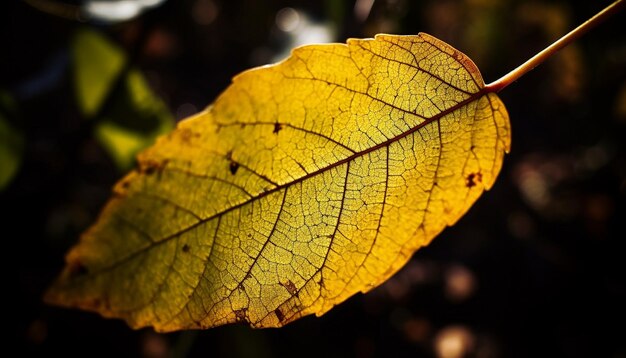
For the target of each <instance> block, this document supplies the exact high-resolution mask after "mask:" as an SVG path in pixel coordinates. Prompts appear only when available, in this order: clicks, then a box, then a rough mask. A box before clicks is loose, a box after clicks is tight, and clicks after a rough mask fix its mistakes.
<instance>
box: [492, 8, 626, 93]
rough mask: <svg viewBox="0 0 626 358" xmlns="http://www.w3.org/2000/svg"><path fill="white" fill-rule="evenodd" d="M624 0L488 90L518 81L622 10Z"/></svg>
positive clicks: (600, 13)
mask: <svg viewBox="0 0 626 358" xmlns="http://www.w3.org/2000/svg"><path fill="white" fill-rule="evenodd" d="M624 4H625V3H624V0H617V1H615V2H614V3H612V4H611V5H609V6H607V7H606V8H605V9H604V10H602V11H600V12H599V13H597V14H596V15H595V16H594V17H592V18H590V19H589V20H587V21H585V22H584V23H582V24H581V25H580V26H578V27H577V28H575V29H574V30H572V31H570V32H569V33H568V34H567V35H565V36H563V37H561V38H560V39H559V40H557V41H556V42H554V43H553V44H552V45H550V46H548V47H546V48H545V49H544V50H543V51H541V52H539V53H538V54H536V55H535V56H533V57H532V58H530V59H529V60H528V61H526V62H524V63H523V64H521V65H520V66H519V67H517V68H516V69H514V70H513V71H511V72H509V73H508V74H506V75H505V76H503V77H502V78H500V79H499V80H497V81H494V82H491V83H490V84H488V85H486V86H485V90H486V91H487V92H500V91H501V90H502V89H504V88H505V87H507V86H508V85H510V84H511V83H513V82H515V81H517V80H518V79H519V78H520V77H522V76H523V75H525V74H526V73H527V72H529V71H530V70H532V69H533V68H535V67H537V66H538V65H540V64H541V63H542V62H544V61H545V60H547V59H548V58H550V57H551V56H552V55H554V54H555V53H556V52H557V51H559V50H560V49H562V48H563V47H565V46H567V45H569V44H570V43H571V42H573V41H575V40H577V39H578V38H579V37H581V36H582V35H584V34H586V33H587V32H588V31H589V30H591V29H592V28H594V27H595V26H596V25H598V24H600V23H602V22H603V21H604V20H606V19H607V18H609V17H611V16H612V15H614V14H615V13H616V12H618V11H620V10H621V9H622V8H623V7H624Z"/></svg>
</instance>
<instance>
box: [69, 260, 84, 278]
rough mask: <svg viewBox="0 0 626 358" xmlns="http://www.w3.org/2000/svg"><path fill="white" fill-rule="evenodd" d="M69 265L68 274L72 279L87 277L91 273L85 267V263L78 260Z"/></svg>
mask: <svg viewBox="0 0 626 358" xmlns="http://www.w3.org/2000/svg"><path fill="white" fill-rule="evenodd" d="M67 265H68V272H69V274H70V276H71V277H77V276H82V275H86V274H87V273H88V272H89V271H88V270H87V267H85V265H83V263H82V262H80V261H78V260H76V261H72V262H68V264H67Z"/></svg>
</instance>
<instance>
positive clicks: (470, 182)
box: [465, 172, 483, 188]
mask: <svg viewBox="0 0 626 358" xmlns="http://www.w3.org/2000/svg"><path fill="white" fill-rule="evenodd" d="M482 181H483V175H482V174H481V173H480V172H479V173H470V174H469V175H468V176H467V178H465V186H466V187H468V188H472V187H475V186H476V184H477V183H481V182H482Z"/></svg>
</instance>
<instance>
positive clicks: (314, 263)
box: [48, 34, 510, 331]
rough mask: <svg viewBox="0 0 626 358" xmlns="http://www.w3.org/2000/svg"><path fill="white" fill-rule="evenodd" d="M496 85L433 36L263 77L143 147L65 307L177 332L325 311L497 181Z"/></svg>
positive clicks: (500, 125) (344, 53)
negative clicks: (487, 84)
mask: <svg viewBox="0 0 626 358" xmlns="http://www.w3.org/2000/svg"><path fill="white" fill-rule="evenodd" d="M483 88H484V83H483V81H482V77H481V76H480V73H479V72H478V69H477V68H476V66H475V65H474V64H473V62H471V60H469V58H467V57H466V56H465V55H463V54H462V53H460V52H458V51H457V50H455V49H453V48H452V47H450V46H449V45H447V44H444V43H443V42H441V41H439V40H437V39H434V38H433V37H431V36H428V35H425V34H420V35H417V36H392V35H379V36H377V37H376V39H369V40H349V41H348V44H347V45H340V44H333V45H316V46H307V47H302V48H299V49H296V50H295V51H294V52H293V54H292V56H291V57H290V58H289V59H287V60H286V61H284V62H282V63H280V64H277V65H274V66H269V67H264V68H260V69H253V70H249V71H246V72H244V73H242V74H240V75H238V76H236V77H235V78H234V79H233V83H232V84H231V86H230V87H229V88H228V89H227V90H226V91H225V92H224V93H223V94H222V95H220V97H219V98H218V99H217V100H216V101H215V103H214V104H213V105H212V106H210V107H209V108H208V109H207V110H205V111H204V112H202V113H200V114H198V115H196V116H194V117H192V118H190V119H188V120H186V121H184V122H182V123H181V124H180V125H179V126H178V128H177V130H175V131H174V132H173V133H172V134H170V135H169V136H167V137H164V138H161V139H160V140H159V141H158V142H157V144H156V145H155V146H153V147H152V148H150V149H148V150H146V151H145V152H143V153H142V154H140V156H139V163H140V164H139V170H138V171H135V172H133V173H131V174H129V175H128V176H127V177H126V178H125V179H123V180H122V181H121V182H120V183H118V185H117V186H116V188H115V190H114V192H115V194H116V197H114V198H113V199H112V200H111V202H110V203H109V204H108V205H107V207H106V208H105V209H104V211H103V214H102V215H101V218H100V220H99V222H98V223H96V224H95V225H94V226H93V227H92V228H91V229H90V230H89V231H88V232H87V233H86V234H85V235H84V236H83V238H82V239H81V243H80V244H79V245H78V246H77V247H75V248H74V249H73V250H72V251H71V252H70V254H69V255H68V259H67V261H68V267H67V268H66V270H65V271H64V273H63V274H62V276H61V278H60V279H59V281H57V283H56V284H55V286H53V288H52V289H51V291H50V292H49V295H48V300H49V301H51V302H54V303H57V304H64V305H69V306H78V307H81V308H85V309H90V310H96V311H99V312H100V313H102V314H104V315H105V316H110V317H120V318H125V319H126V320H127V321H128V322H129V324H131V325H132V326H135V327H141V326H145V325H154V326H155V328H156V329H158V330H165V331H168V330H175V329H181V328H198V327H211V326H216V325H220V324H225V323H231V322H237V321H247V322H249V323H250V324H252V325H253V326H257V327H275V326H282V325H284V324H286V323H287V322H291V321H293V320H295V319H297V318H299V317H301V316H305V315H308V314H313V313H315V314H317V315H321V314H323V313H324V312H327V311H328V310H329V309H330V308H332V307H333V306H334V305H336V304H338V303H340V302H342V301H344V300H345V299H347V298H348V297H350V296H352V295H353V294H354V293H356V292H359V291H361V292H367V291H368V290H370V289H371V288H373V287H375V286H376V285H378V284H380V283H381V282H382V281H384V280H385V279H386V278H388V277H389V276H390V275H391V274H393V273H394V272H396V271H397V270H398V269H399V268H400V267H401V266H403V265H404V263H405V262H406V261H407V260H408V259H409V258H410V256H411V254H412V253H413V252H414V251H415V250H417V249H418V248H419V247H421V246H423V245H426V244H428V242H430V240H432V238H433V237H434V236H436V235H437V234H438V233H439V232H440V231H441V230H443V228H445V227H446V226H448V225H452V224H454V223H455V222H456V220H458V218H460V217H461V216H462V214H463V213H464V212H465V211H467V210H468V209H469V207H470V206H471V204H472V203H473V202H474V201H475V200H476V199H477V197H478V196H479V195H480V194H481V193H482V191H483V188H489V187H490V186H491V185H492V184H493V181H494V180H495V177H496V175H497V173H498V171H499V169H500V165H501V162H502V157H503V155H504V152H506V151H508V149H509V145H510V134H509V131H510V130H509V124H508V116H507V114H506V110H505V108H504V105H503V104H502V102H501V101H500V100H499V99H498V97H497V96H496V95H495V94H492V93H487V92H485V91H484V90H483ZM185 188H193V191H192V192H191V191H190V192H187V191H186V189H185ZM207 198H209V199H208V200H207ZM146 207H152V210H151V213H149V214H146V213H145V212H144V210H145V208H146ZM120 218H124V219H120ZM155 223H157V224H155ZM122 235H123V237H124V238H125V241H124V242H122V243H120V242H118V241H121V240H117V241H113V238H115V237H117V236H122ZM120 252H121V253H120ZM128 252H130V253H128ZM77 266H78V267H82V268H84V269H85V270H86V271H87V272H86V274H84V275H78V277H76V274H75V271H76V267H77ZM144 266H148V267H150V268H149V269H142V267H144ZM80 271H82V270H80ZM128 292H132V293H133V295H130V296H132V298H129V295H128ZM94 300H95V301H94Z"/></svg>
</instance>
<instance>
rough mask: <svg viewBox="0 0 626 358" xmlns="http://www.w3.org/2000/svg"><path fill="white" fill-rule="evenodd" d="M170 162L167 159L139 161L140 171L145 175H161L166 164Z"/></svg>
mask: <svg viewBox="0 0 626 358" xmlns="http://www.w3.org/2000/svg"><path fill="white" fill-rule="evenodd" d="M168 162H169V160H167V159H165V160H163V161H162V162H157V161H154V160H148V161H145V162H141V163H139V172H140V173H142V174H145V175H152V174H154V173H157V174H159V175H160V174H161V173H162V172H163V169H165V166H166V165H167V163H168Z"/></svg>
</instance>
